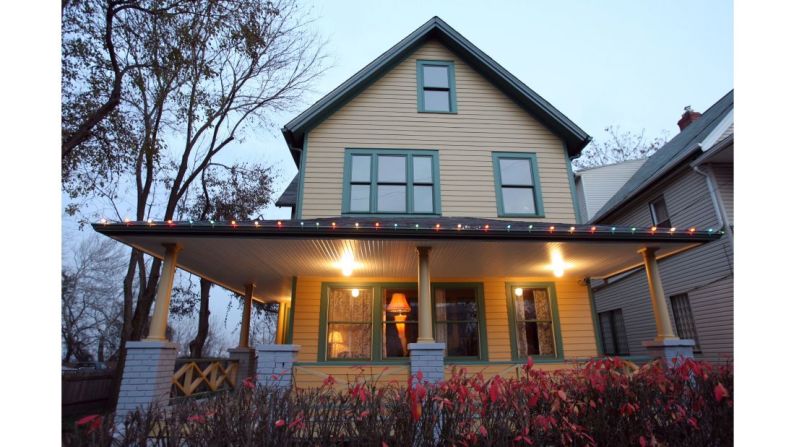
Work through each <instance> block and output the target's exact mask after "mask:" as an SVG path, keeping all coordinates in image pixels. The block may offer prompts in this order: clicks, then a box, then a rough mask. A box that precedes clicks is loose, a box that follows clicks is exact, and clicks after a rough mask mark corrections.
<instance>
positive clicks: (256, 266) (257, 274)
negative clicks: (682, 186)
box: [113, 235, 698, 302]
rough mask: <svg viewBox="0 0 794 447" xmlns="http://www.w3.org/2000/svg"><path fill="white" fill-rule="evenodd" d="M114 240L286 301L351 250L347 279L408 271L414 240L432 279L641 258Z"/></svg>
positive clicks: (399, 246) (601, 249)
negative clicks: (169, 254) (426, 255)
mask: <svg viewBox="0 0 794 447" xmlns="http://www.w3.org/2000/svg"><path fill="white" fill-rule="evenodd" d="M113 237H114V238H115V239H117V240H120V241H121V242H124V243H125V244H128V245H131V246H134V247H136V248H139V249H141V250H142V251H144V252H147V253H149V254H152V255H154V256H157V257H162V254H163V251H164V249H163V246H162V244H163V243H164V242H175V243H177V244H179V245H180V246H181V247H182V250H181V252H180V253H179V259H178V264H179V267H180V268H182V269H184V270H187V271H189V272H192V273H194V274H197V275H199V276H201V277H204V278H207V279H209V280H211V281H213V282H215V283H216V284H219V285H221V286H223V287H226V288H228V289H230V290H233V291H235V292H237V293H243V290H244V286H245V284H248V283H254V284H256V292H255V294H254V298H255V299H257V300H258V301H263V302H266V301H281V300H286V299H289V296H290V294H291V279H292V277H293V276H328V277H339V276H341V273H340V268H339V267H338V265H337V262H338V261H339V260H340V258H341V257H342V255H343V253H345V251H350V252H352V254H353V256H354V258H355V261H356V262H357V264H358V265H357V268H356V269H355V270H354V272H353V275H352V277H353V278H355V277H362V278H363V277H375V276H381V277H383V276H385V277H413V276H415V275H416V271H417V255H416V251H415V248H416V247H417V246H430V247H432V251H431V252H430V274H431V277H432V278H434V279H442V278H462V277H495V276H511V277H521V276H526V277H539V276H545V277H551V276H552V272H551V269H550V262H551V252H552V251H553V250H559V251H560V252H561V253H562V256H563V259H564V261H565V262H566V263H567V264H568V268H567V270H566V272H565V277H568V278H571V277H573V278H585V277H594V278H597V277H603V276H607V275H609V274H612V273H615V272H617V271H620V270H623V269H626V268H630V267H632V266H636V265H639V264H641V262H642V257H641V256H640V255H639V254H638V253H637V251H638V250H640V249H641V248H643V247H645V246H648V245H649V243H647V242H641V241H619V242H616V241H604V242H599V241H556V242H549V241H517V240H507V241H505V240H502V241H488V240H451V239H439V240H432V239H431V240H428V239H422V240H409V239H398V240H395V239H390V240H383V239H355V240H354V239H308V238H306V239H302V238H284V239H278V238H261V239H260V238H251V237H247V238H234V237H228V236H226V237H213V236H171V237H168V238H167V239H166V238H165V237H164V236H162V235H151V236H148V235H116V236H113ZM652 245H653V246H656V247H659V250H658V252H657V257H663V256H666V255H669V254H671V253H675V252H678V251H681V250H685V249H687V248H690V247H694V246H696V245H698V244H696V243H694V244H693V243H688V242H663V241H659V243H653V244H652Z"/></svg>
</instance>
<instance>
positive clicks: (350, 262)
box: [336, 251, 356, 276]
mask: <svg viewBox="0 0 794 447" xmlns="http://www.w3.org/2000/svg"><path fill="white" fill-rule="evenodd" d="M336 264H337V266H338V267H339V268H340V269H341V270H342V274H343V275H345V276H350V275H352V274H353V269H354V268H356V261H355V259H354V258H353V253H352V252H350V251H345V252H344V253H343V254H342V258H341V259H340V260H339V262H337V263H336Z"/></svg>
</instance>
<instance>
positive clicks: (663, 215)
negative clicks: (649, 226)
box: [651, 196, 671, 228]
mask: <svg viewBox="0 0 794 447" xmlns="http://www.w3.org/2000/svg"><path fill="white" fill-rule="evenodd" d="M651 218H652V219H653V224H654V225H655V226H657V227H659V228H670V226H671V225H670V214H669V213H668V212H667V203H665V201H664V196H662V197H659V198H658V199H656V200H654V201H653V202H651Z"/></svg>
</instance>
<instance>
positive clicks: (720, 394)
mask: <svg viewBox="0 0 794 447" xmlns="http://www.w3.org/2000/svg"><path fill="white" fill-rule="evenodd" d="M726 397H728V390H727V389H725V387H724V386H722V384H721V383H717V386H715V387H714V399H716V400H717V402H722V399H725V398H726Z"/></svg>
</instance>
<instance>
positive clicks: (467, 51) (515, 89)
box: [282, 17, 590, 155]
mask: <svg viewBox="0 0 794 447" xmlns="http://www.w3.org/2000/svg"><path fill="white" fill-rule="evenodd" d="M429 36H433V37H435V38H438V39H439V40H440V41H441V42H442V43H443V44H444V45H445V46H446V47H448V48H449V49H450V50H451V51H452V52H453V53H455V54H457V55H458V56H460V57H461V59H464V60H468V61H469V62H470V63H471V64H472V67H473V68H474V69H475V70H477V71H478V72H479V73H480V74H482V75H483V76H484V77H485V78H486V79H488V80H489V81H490V82H492V83H493V84H494V85H495V86H496V87H497V88H498V89H500V90H501V91H502V92H504V93H505V94H506V95H508V96H509V97H511V98H512V99H514V100H515V101H516V103H517V104H519V105H520V106H521V107H522V108H523V109H524V110H526V111H527V112H528V113H529V114H531V115H532V116H535V117H536V118H538V119H539V120H540V121H541V122H542V123H543V124H544V125H546V126H547V127H549V129H550V130H551V131H552V132H554V133H555V134H557V135H559V136H560V137H561V138H562V139H564V140H565V141H567V142H568V143H569V146H570V147H571V148H573V149H574V154H572V155H575V154H578V153H579V152H580V151H581V150H582V148H583V147H585V146H586V145H587V143H588V142H589V141H590V137H589V135H587V134H586V133H585V132H584V131H583V130H582V129H581V128H579V127H578V126H577V125H576V124H574V123H573V122H572V121H571V120H570V119H568V118H567V117H566V116H565V115H564V114H562V113H561V112H560V111H559V110H557V109H556V108H554V106H552V105H551V104H550V103H549V102H548V101H546V100H545V99H543V98H542V97H541V96H540V95H538V94H537V93H535V92H534V91H533V90H532V89H530V88H529V87H527V86H526V85H525V84H524V83H523V82H521V81H520V80H519V79H518V78H516V77H515V76H514V75H512V74H511V73H509V72H508V71H507V70H505V69H504V68H502V67H501V66H500V65H499V64H498V63H497V62H496V61H494V60H493V59H492V58H490V57H489V56H488V55H487V54H485V53H484V52H483V51H482V50H480V49H479V48H477V47H476V46H474V45H473V44H472V43H471V42H469V41H468V40H467V39H466V38H464V37H463V36H462V35H461V34H460V33H458V32H457V31H455V30H454V29H453V28H452V27H450V26H449V25H448V24H446V23H445V22H444V21H443V20H441V19H440V18H438V17H433V18H431V19H430V20H428V21H427V22H426V23H425V24H423V25H422V26H421V27H419V28H418V29H416V30H415V31H414V32H412V33H411V34H410V35H408V36H407V37H405V38H404V39H402V40H401V41H400V42H398V43H397V44H396V45H394V46H393V47H392V48H390V49H389V50H387V51H386V52H385V53H383V54H382V55H380V56H378V57H377V58H376V59H375V60H373V61H372V62H370V63H369V64H367V65H366V66H365V67H364V68H363V69H361V70H360V71H359V72H357V73H356V74H354V75H353V76H352V77H350V79H348V80H347V81H345V82H343V83H342V84H341V85H339V86H338V87H337V88H335V89H334V90H333V91H332V92H331V93H329V94H327V95H325V96H324V97H323V98H321V99H320V100H319V101H317V102H316V103H315V104H313V105H312V106H311V107H309V108H308V109H306V110H305V111H304V112H303V113H301V114H300V115H298V116H297V117H295V118H293V119H292V120H291V121H290V122H289V123H287V124H286V125H285V126H284V128H283V129H282V134H283V135H284V138H285V140H286V141H287V144H288V145H290V147H294V146H295V144H294V142H295V141H300V139H301V138H302V136H303V132H304V131H305V130H308V129H310V128H312V127H315V126H316V125H317V124H318V123H320V122H321V121H322V120H324V119H325V118H327V117H328V116H330V115H331V114H332V113H333V112H334V111H336V110H339V109H340V108H341V107H342V106H343V105H344V104H346V103H347V102H348V101H349V100H350V99H351V98H353V97H355V96H356V95H358V94H359V93H360V92H361V91H363V90H364V89H365V88H366V87H368V86H369V85H371V84H372V83H373V82H375V81H376V80H377V79H379V78H380V77H381V76H383V74H384V73H386V72H388V71H389V70H391V69H392V68H393V67H395V66H396V65H397V64H398V63H400V62H402V61H403V60H407V58H408V57H410V56H411V55H412V54H414V52H415V51H416V49H417V48H418V47H419V46H420V45H422V44H424V43H425V42H426V40H427V38H428V37H429Z"/></svg>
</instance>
